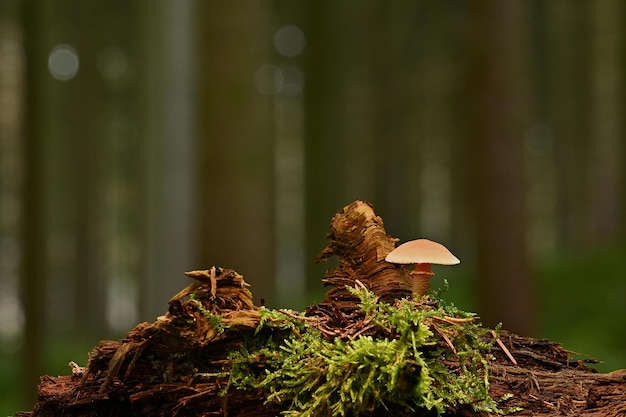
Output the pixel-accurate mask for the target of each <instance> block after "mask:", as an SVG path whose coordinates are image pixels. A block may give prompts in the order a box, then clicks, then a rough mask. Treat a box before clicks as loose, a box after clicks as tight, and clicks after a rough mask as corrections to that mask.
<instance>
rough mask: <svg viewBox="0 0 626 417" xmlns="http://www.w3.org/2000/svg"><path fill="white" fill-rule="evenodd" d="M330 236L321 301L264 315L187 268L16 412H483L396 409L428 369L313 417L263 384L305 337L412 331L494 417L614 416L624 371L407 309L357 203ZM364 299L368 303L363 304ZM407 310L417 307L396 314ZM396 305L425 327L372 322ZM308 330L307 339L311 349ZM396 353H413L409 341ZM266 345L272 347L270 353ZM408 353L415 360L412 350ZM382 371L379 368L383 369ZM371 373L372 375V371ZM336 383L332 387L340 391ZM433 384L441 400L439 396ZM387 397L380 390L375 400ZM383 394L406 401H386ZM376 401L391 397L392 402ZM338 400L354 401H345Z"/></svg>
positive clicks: (212, 278) (397, 278)
mask: <svg viewBox="0 0 626 417" xmlns="http://www.w3.org/2000/svg"><path fill="white" fill-rule="evenodd" d="M328 238H329V241H330V243H329V245H328V247H327V248H326V249H324V250H323V251H322V252H321V253H320V254H319V255H318V258H317V259H318V260H321V259H325V258H327V257H329V256H338V257H339V265H338V266H337V268H335V269H333V270H331V271H329V272H328V273H327V274H326V276H325V277H324V278H323V279H322V282H323V283H324V285H327V286H329V287H330V288H329V290H328V292H327V296H326V299H325V300H324V301H323V302H322V303H320V304H317V305H313V306H310V307H308V308H307V309H306V311H305V312H303V313H298V312H294V311H290V310H277V311H272V310H269V309H266V308H264V307H259V306H255V305H254V304H253V302H252V294H251V293H250V291H249V289H248V284H247V283H246V282H245V281H244V279H243V277H242V276H241V275H239V274H238V273H237V272H235V271H234V270H230V269H225V268H219V267H212V268H210V269H208V270H202V271H192V272H188V273H187V275H188V276H190V277H191V278H192V279H193V280H194V281H193V282H192V283H191V284H190V285H189V286H188V287H187V288H185V289H183V290H182V291H181V292H179V293H178V294H176V295H175V296H174V297H172V299H171V300H170V302H169V308H168V311H167V312H166V313H165V314H164V315H163V316H160V317H158V318H157V320H156V321H155V322H153V323H140V324H138V325H137V326H136V327H135V328H134V329H132V330H131V331H130V332H128V334H127V335H126V337H125V338H124V339H122V340H119V341H109V340H106V341H102V342H100V344H99V345H98V346H96V347H95V348H94V349H93V351H92V352H91V353H90V355H89V361H88V365H87V366H86V367H85V368H82V367H80V366H78V365H76V364H74V363H73V362H72V363H71V368H72V369H71V370H72V373H71V375H67V376H59V377H50V376H43V377H42V378H41V382H40V385H39V400H38V403H37V404H36V405H35V407H34V409H33V410H32V411H30V412H20V413H17V414H16V415H17V416H37V417H44V416H45V417H47V416H59V415H63V416H76V417H79V416H80V417H82V416H96V415H106V416H176V415H178V416H224V417H227V416H228V417H233V416H253V417H254V416H268V417H269V416H275V415H278V414H280V413H281V412H288V413H290V414H289V415H292V416H297V415H298V416H300V415H302V416H305V415H312V416H313V415H315V416H317V415H319V416H321V415H324V416H326V415H346V416H348V415H357V414H358V415H362V416H369V415H394V416H419V415H423V416H430V415H436V414H437V413H440V414H445V415H450V416H455V415H457V416H484V415H488V414H490V412H486V411H484V410H483V411H476V407H475V404H472V403H465V404H452V405H447V406H446V407H445V408H442V406H441V404H440V403H439V405H436V404H438V403H437V401H438V399H437V398H430V399H429V401H430V402H427V401H424V402H423V404H431V405H432V404H435V405H433V406H432V407H430V408H428V407H422V408H420V407H415V406H413V407H410V406H409V407H406V406H405V405H407V404H409V405H410V404H413V403H411V401H412V400H411V397H410V395H408V394H407V393H411V392H413V391H411V390H414V389H415V387H416V386H417V384H418V383H423V382H424V381H420V378H422V379H423V378H424V375H425V374H424V373H423V372H424V369H423V367H424V366H425V365H424V364H425V363H426V362H423V363H421V364H420V363H415V364H412V363H398V364H395V365H396V366H397V367H398V369H400V371H399V372H400V373H398V374H395V375H396V376H395V377H393V378H391V379H389V380H388V381H387V382H386V385H384V388H382V389H381V390H380V392H377V393H376V392H375V393H373V395H372V393H371V392H368V393H365V391H358V390H359V388H360V387H358V386H357V387H352V388H354V389H355V390H356V391H355V392H359V395H360V397H359V395H357V396H355V397H354V398H352V399H350V398H347V399H345V404H341V403H333V404H330V403H328V404H320V403H319V401H318V402H317V403H315V401H314V400H315V395H309V396H308V397H306V398H307V399H309V400H312V401H313V403H315V408H311V409H302V408H298V401H302V398H304V397H300V396H299V395H300V394H299V393H296V394H294V397H293V398H292V399H289V398H288V397H286V396H284V394H282V393H284V392H288V390H286V389H283V388H284V387H285V384H284V383H285V382H288V383H289V384H291V383H293V384H296V383H297V381H296V380H293V381H280V380H278V381H277V380H272V379H271V376H272V375H273V373H272V372H276V375H282V376H283V377H284V378H290V377H291V376H290V375H291V374H290V373H289V372H291V371H289V370H288V369H287V368H286V367H287V365H284V367H282V365H280V366H279V367H277V366H276V363H277V362H276V361H277V358H278V357H279V356H280V355H283V357H288V355H287V353H285V352H291V351H294V350H296V348H295V346H296V345H297V346H299V347H300V349H301V348H302V347H303V346H304V348H305V349H306V343H307V341H308V340H312V341H315V343H321V345H320V346H337V343H338V344H339V346H345V347H346V350H347V351H348V350H350V349H353V350H354V345H352V344H353V343H357V342H359V341H360V342H359V343H361V342H362V343H382V345H381V346H383V345H384V346H388V345H391V344H393V343H396V342H397V343H396V345H399V343H400V342H399V340H400V339H402V337H404V335H406V334H410V335H415V334H417V333H416V332H417V331H418V330H420V329H421V330H423V332H422V333H423V334H427V335H428V337H429V338H430V339H429V340H430V342H427V343H425V344H423V345H421V346H420V345H418V344H416V343H415V341H413V342H412V343H413V344H412V346H413V348H412V349H413V350H415V352H409V354H410V355H414V356H412V357H414V358H417V359H420V358H426V357H428V355H430V357H431V359H432V358H433V357H434V356H433V355H435V354H436V355H438V356H436V357H434V359H435V360H436V362H437V363H438V365H439V366H440V368H441V369H442V370H443V371H444V372H450V375H457V377H458V378H462V377H464V375H465V374H463V373H462V372H461V368H463V369H466V368H467V369H466V371H467V372H470V371H471V372H477V373H479V374H480V375H484V377H485V383H487V382H488V386H487V389H488V394H489V398H491V399H493V400H494V404H495V403H496V401H497V404H498V409H499V410H500V411H501V412H506V411H508V412H509V413H510V415H515V416H562V415H576V416H598V417H600V416H603V417H604V416H620V415H621V416H624V415H626V370H620V371H615V372H612V373H609V374H599V373H597V372H595V371H594V370H593V369H591V368H589V367H588V363H587V362H585V361H581V360H576V359H573V358H572V357H571V353H570V352H568V351H567V350H566V349H564V348H563V347H562V346H560V345H559V344H558V343H554V342H551V341H548V340H538V339H532V338H526V337H521V336H518V335H515V334H511V333H507V332H505V331H499V332H496V331H495V330H491V329H482V328H480V326H479V324H478V323H477V322H476V320H475V319H476V317H474V316H472V315H471V314H462V313H459V314H458V315H453V314H452V313H450V310H446V315H443V316H436V315H434V312H435V310H436V309H437V308H440V306H438V301H437V300H436V299H435V298H431V297H425V298H424V299H423V300H419V301H414V300H413V301H412V300H410V299H411V285H410V282H409V278H408V272H406V271H405V269H404V268H401V267H399V266H396V265H393V264H389V263H387V262H385V260H384V259H385V256H386V255H387V253H389V252H390V251H391V250H393V248H394V246H395V243H396V242H397V239H395V238H393V237H390V236H388V235H387V234H386V232H385V230H384V227H383V222H382V219H381V218H380V217H378V216H376V215H375V214H374V211H373V209H372V207H371V206H370V205H369V204H367V203H365V202H361V201H356V202H354V203H352V204H350V205H349V206H347V207H345V208H344V209H343V210H342V211H340V212H338V213H337V214H336V215H335V216H334V217H333V219H332V222H331V230H330V233H329V234H328ZM364 297H366V298H367V297H369V298H367V300H365V298H364ZM368 303H369V304H368ZM411 303H414V306H415V309H414V310H411V308H409V309H408V310H407V309H406V307H407V306H409V307H411V306H412V304H411ZM366 304H367V305H366ZM379 306H380V307H379ZM401 308H405V310H403V314H405V315H406V314H409V315H410V314H414V313H415V314H417V313H419V311H421V310H423V311H424V316H423V317H426V318H425V319H424V320H423V322H419V323H417V322H413V323H412V324H411V326H413V327H412V328H410V329H408V330H407V332H408V333H401V332H400V331H399V330H398V329H386V328H384V327H385V326H384V325H381V323H383V321H380V320H381V317H383V318H384V314H386V312H393V311H395V310H394V309H401ZM377 311H378V313H376V312H377ZM376 314H378V315H376ZM412 317H413V316H412ZM377 320H378V321H377ZM411 326H409V327H411ZM470 326H472V327H471V328H472V329H473V331H476V329H479V330H480V332H479V333H480V336H476V337H474V336H471V337H470V335H466V334H463V331H464V330H465V329H466V328H467V329H469V328H470ZM311 334H312V335H314V336H315V335H318V336H319V338H320V340H317V339H314V338H313V336H310V335H311ZM318 336H315V337H318ZM316 340H317V341H316ZM468 341H471V343H477V344H478V345H479V346H480V347H479V348H477V349H486V350H485V355H484V359H483V360H482V361H477V362H476V363H475V364H474V365H473V367H472V366H471V364H469V363H465V362H466V361H467V360H465V359H463V358H462V354H461V351H460V350H461V343H469V342H468ZM333 343H335V345H332V344H333ZM407 343H409V345H407V346H411V344H410V343H411V342H410V341H409V342H407ZM272 346H274V347H277V348H276V349H277V350H276V351H272V350H271V348H272ZM394 346H395V345H394ZM416 346H419V347H420V349H424V350H423V351H419V352H418V351H417V349H416ZM290 349H291V350H290ZM409 350H411V349H409ZM457 350H459V351H458V352H457ZM255 352H256V353H255ZM391 352H395V351H393V350H392V351H391ZM319 353H320V355H321V356H320V357H322V356H324V352H319ZM299 354H300V355H301V357H299V358H296V362H295V368H294V369H296V370H297V368H298V367H299V365H298V362H297V361H298V360H301V361H302V363H301V366H302V367H303V368H306V367H307V363H306V361H310V360H313V359H315V357H314V356H306V355H305V354H304V353H302V352H301V351H300V353H299ZM375 354H376V352H373V353H371V355H375ZM285 355H287V356H285ZM346 355H347V354H346ZM327 356H328V355H327ZM469 358H471V356H470V357H469ZM480 358H483V356H480ZM291 359H293V358H291ZM326 359H328V358H326ZM331 359H334V357H333V358H331ZM351 360H352V361H353V362H351V363H348V362H347V363H346V364H344V366H343V368H341V367H340V368H339V369H335V370H331V369H319V370H317V369H316V368H313V370H314V371H315V372H313V374H311V373H309V374H308V376H307V378H309V381H312V382H306V381H305V385H304V388H302V392H305V391H306V390H310V391H311V392H316V393H318V395H321V394H320V393H321V392H322V391H320V388H319V387H320V386H321V384H323V383H324V382H327V381H328V380H330V378H331V374H332V373H333V372H335V373H337V372H339V373H341V372H344V371H345V370H346V369H347V368H350V367H351V369H352V370H353V372H356V373H358V372H361V371H362V369H363V367H364V366H365V363H358V361H357V363H354V359H351ZM364 360H367V358H365V359H364ZM431 363H432V362H431ZM272 366H273V368H272ZM292 366H293V363H292ZM380 367H381V368H386V364H382V365H381V366H380ZM446 367H447V368H446ZM344 368H345V369H344ZM270 369H271V370H272V371H271V372H270ZM372 369H374V368H372ZM281 372H282V373H281ZM293 372H296V371H293ZM420 372H421V373H420ZM471 372H470V373H471ZM349 375H350V377H353V376H354V375H356V374H355V373H352V374H349ZM369 375H370V376H372V375H378V374H376V373H374V370H372V371H371V372H370V374H369ZM398 375H399V376H398ZM432 375H434V374H432ZM467 375H470V374H467ZM298 378H299V376H298ZM311 378H312V379H311ZM381 378H382V377H381ZM429 378H430V377H429ZM259 381H262V382H259ZM426 382H428V383H429V384H431V385H432V384H436V382H429V381H426ZM347 383H348V382H346V381H345V380H344V381H341V384H343V385H342V387H344V386H345V385H346V384H347ZM255 384H256V385H255ZM281 384H283V385H281ZM307 384H308V385H307ZM315 384H317V385H315ZM426 385H428V384H426ZM426 385H425V386H426ZM294 386H295V385H294ZM276 387H279V388H276ZM280 387H283V388H280ZM472 387H474V386H473V385H472ZM352 388H351V389H352ZM437 388H438V389H439V390H442V389H443V390H444V391H445V388H446V387H445V386H439V387H437ZM314 389H317V391H313V390H314ZM338 390H339V388H338ZM385 390H386V391H391V392H383V391H385ZM394 390H395V391H398V392H401V394H402V393H404V394H402V395H404V396H402V395H401V396H396V395H394V392H393V391H394ZM333 391H334V390H333V389H331V390H330V391H329V392H328V395H329V397H328V398H331V396H332V395H335V394H336V393H334V392H333ZM337 392H338V391H337ZM342 392H343V391H342ZM438 392H443V391H438ZM368 395H370V397H371V398H372V401H373V402H372V403H371V404H366V403H365V402H364V401H366V400H367V398H370V397H367V396H368ZM407 395H408V396H407ZM281 396H283V398H281ZM363 397H366V398H363ZM332 398H339V397H337V396H336V395H335V397H332ZM387 398H391V399H394V398H400V399H401V401H391V400H387ZM359 401H361V402H362V403H363V405H364V408H363V409H358V408H354V407H356V405H355V404H357V403H358V402H359ZM477 401H478V400H477ZM482 401H487V400H482ZM350 402H352V403H354V404H352V405H350V404H349V403H350ZM487 402H488V401H487ZM415 404H421V403H415ZM344 405H345V407H344ZM350 407H353V408H350ZM438 407H439V408H438ZM322 410H323V412H322Z"/></svg>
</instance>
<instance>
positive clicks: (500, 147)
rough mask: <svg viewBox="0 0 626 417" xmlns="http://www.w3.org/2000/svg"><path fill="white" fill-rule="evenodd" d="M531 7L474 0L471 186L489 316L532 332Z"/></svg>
mask: <svg viewBox="0 0 626 417" xmlns="http://www.w3.org/2000/svg"><path fill="white" fill-rule="evenodd" d="M527 7H528V4H527V3H526V2H524V1H523V0H522V1H519V0H517V1H509V2H500V1H497V0H496V1H485V2H480V3H472V5H471V6H470V7H469V13H470V15H469V16H468V21H469V22H470V26H469V28H468V33H467V37H468V43H469V45H468V49H469V52H468V54H469V58H468V59H469V67H468V82H469V83H470V85H469V86H468V90H469V96H468V99H469V102H468V109H467V111H468V113H469V118H470V119H469V137H468V144H467V147H468V148H467V158H468V164H470V170H469V172H470V175H471V178H470V179H469V181H471V183H470V184H469V187H468V189H469V190H470V192H471V194H472V195H471V200H470V201H471V202H472V205H473V214H474V225H475V236H476V244H475V245H474V246H475V247H476V251H477V253H476V263H477V265H476V266H477V271H476V273H477V279H478V286H477V293H478V299H479V305H480V306H481V310H482V312H481V317H482V318H483V320H484V321H485V322H486V323H487V324H489V325H492V326H493V325H495V324H497V322H498V321H502V322H503V323H504V325H505V327H506V328H509V329H511V330H512V331H515V332H518V333H521V334H529V333H530V330H531V326H532V321H533V315H532V312H533V300H532V274H531V270H530V265H529V259H528V249H527V245H526V234H525V230H526V210H525V208H526V199H525V193H526V191H525V190H526V187H525V176H524V172H525V171H524V154H523V152H524V142H523V141H524V136H525V134H526V130H527V129H528V115H529V93H528V89H529V83H528V80H527V74H528V71H527V69H526V65H527V62H528V58H529V55H528V42H529V40H528V32H527V29H526V28H527V26H528V25H527V21H528V20H527V19H528V16H527V12H528V11H527Z"/></svg>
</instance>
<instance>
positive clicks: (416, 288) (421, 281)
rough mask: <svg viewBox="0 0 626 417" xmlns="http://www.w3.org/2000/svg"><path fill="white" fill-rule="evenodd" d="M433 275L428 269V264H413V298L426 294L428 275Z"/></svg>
mask: <svg viewBox="0 0 626 417" xmlns="http://www.w3.org/2000/svg"><path fill="white" fill-rule="evenodd" d="M433 275H435V274H434V273H433V272H431V271H430V264H427V263H423V264H415V269H414V270H413V271H411V276H412V277H413V298H419V297H421V296H423V295H426V293H427V292H428V287H429V286H430V277H432V276H433Z"/></svg>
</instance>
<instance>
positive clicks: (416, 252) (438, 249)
mask: <svg viewBox="0 0 626 417" xmlns="http://www.w3.org/2000/svg"><path fill="white" fill-rule="evenodd" d="M385 261H387V262H390V263H392V264H415V269H414V270H413V271H411V276H412V277H413V297H414V298H418V297H421V296H422V295H425V294H426V292H427V291H428V286H429V281H430V277H432V276H433V275H435V274H434V273H433V272H431V271H430V265H431V264H437V265H456V264H458V263H460V262H461V261H459V259H458V258H457V257H456V256H454V255H453V254H452V253H450V251H449V250H448V249H447V248H446V247H445V246H443V245H442V244H441V243H437V242H433V241H432V240H428V239H417V240H411V241H409V242H405V243H403V244H402V245H400V246H398V247H397V248H395V249H394V250H392V251H391V252H389V254H388V255H387V257H386V258H385Z"/></svg>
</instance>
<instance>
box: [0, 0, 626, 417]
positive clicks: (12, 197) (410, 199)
mask: <svg viewBox="0 0 626 417" xmlns="http://www.w3.org/2000/svg"><path fill="white" fill-rule="evenodd" d="M625 77H626V3H624V2H621V1H619V0H596V1H573V0H551V1H539V0H536V1H531V0H528V1H527V0H511V1H498V0H484V1H482V0H481V1H473V2H467V1H460V0H442V1H426V0H411V1H393V2H389V1H383V0H365V1H364V0H344V1H287V0H241V1H236V2H217V1H189V0H178V1H165V0H160V1H147V0H142V1H132V2H127V1H119V0H116V1H111V0H106V1H105V0H92V1H83V0H47V1H44V0H39V1H36V0H33V1H26V0H24V1H20V0H2V1H1V2H0V135H1V136H0V170H1V173H0V277H1V280H0V414H1V415H6V414H10V413H13V412H14V411H16V410H18V409H27V408H28V409H29V408H30V407H32V405H33V403H34V401H35V390H36V385H37V381H38V376H39V375H41V374H53V375H57V374H68V373H69V372H70V370H69V368H67V363H68V362H69V361H70V360H74V361H76V362H78V363H79V364H81V365H84V364H86V361H87V353H88V352H89V351H90V350H91V348H92V347H94V346H95V345H96V344H97V342H98V341H99V340H101V339H106V338H119V337H122V336H123V335H124V334H125V332H126V331H128V330H130V329H131V328H132V327H133V326H134V325H135V324H136V323H138V322H140V321H153V320H154V319H155V318H156V317H157V316H158V315H160V314H163V313H164V312H165V311H166V310H167V301H168V299H169V298H170V297H171V296H172V295H173V294H175V293H176V292H177V291H178V290H179V289H181V288H182V287H184V286H186V285H187V284H188V283H189V279H188V278H187V277H185V276H184V275H183V272H184V271H187V270H193V269H205V268H209V267H211V266H212V265H217V266H223V267H228V268H233V269H235V270H237V271H238V272H240V273H241V274H243V275H244V276H245V278H246V280H247V281H248V282H250V283H251V284H252V291H253V293H254V295H255V297H256V299H257V302H260V300H261V299H264V300H265V303H266V304H267V305H268V306H270V307H290V308H297V309H302V308H304V307H305V306H306V305H308V304H312V303H314V302H316V301H321V300H322V299H323V296H324V289H323V288H322V287H321V284H320V279H321V277H322V276H323V274H324V272H325V270H326V269H327V268H330V267H332V265H331V264H322V265H315V264H314V263H313V258H314V256H315V255H316V254H317V253H318V252H319V251H321V250H322V249H323V248H324V246H325V245H326V240H325V234H326V232H327V231H328V225H329V222H330V219H331V217H332V216H333V214H334V213H335V212H336V211H338V210H340V209H341V208H342V207H344V206H345V205H347V204H349V203H350V202H352V201H353V200H355V199H363V200H367V201H370V202H371V203H372V204H373V205H374V209H375V211H376V213H377V214H378V215H380V216H381V217H382V218H383V219H384V221H385V227H386V229H387V232H388V233H389V234H390V235H392V236H396V237H398V238H400V239H401V241H405V240H410V239H415V238H420V237H426V238H430V239H433V240H437V241H439V242H441V243H443V244H445V245H446V246H447V247H448V248H450V250H451V251H452V252H453V253H454V254H455V255H457V256H458V257H459V258H460V259H461V261H462V262H461V264H460V265H458V266H455V267H441V268H437V269H436V272H437V276H436V279H435V280H434V281H433V286H435V287H439V286H442V283H443V278H447V279H448V281H449V284H450V290H449V291H448V293H447V294H446V298H447V299H449V300H450V301H451V302H454V303H455V304H456V305H457V306H459V307H461V308H463V309H465V310H470V311H476V312H477V313H478V314H479V315H480V317H481V318H482V320H483V323H485V324H486V325H489V326H495V325H496V324H497V323H499V322H502V323H503V327H504V328H505V329H509V330H513V331H515V332H519V333H521V334H525V335H529V336H534V337H540V338H550V339H552V340H555V341H560V342H562V343H563V344H564V345H565V346H566V347H567V348H569V349H572V350H574V351H576V352H579V353H581V354H587V355H589V356H591V357H595V358H597V359H599V360H602V361H603V362H604V364H601V365H599V369H601V370H604V371H609V370H613V369H617V368H620V367H626V348H625V347H624V346H626V233H625V231H626V224H625V217H626V209H625V204H626V203H625V192H626V186H625V185H624V184H625V180H626V163H625V162H626V144H625V141H624V133H625V129H626V124H625V121H626V118H625V117H624V114H625V100H624V99H625V97H626V82H625V81H626V78H625Z"/></svg>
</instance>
